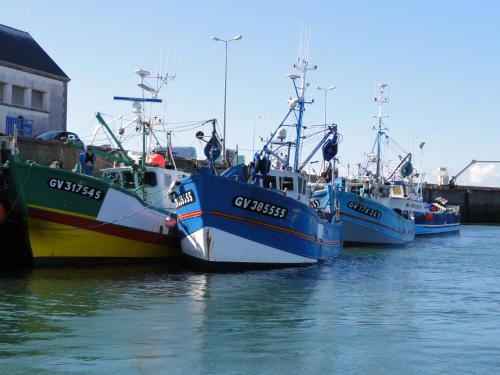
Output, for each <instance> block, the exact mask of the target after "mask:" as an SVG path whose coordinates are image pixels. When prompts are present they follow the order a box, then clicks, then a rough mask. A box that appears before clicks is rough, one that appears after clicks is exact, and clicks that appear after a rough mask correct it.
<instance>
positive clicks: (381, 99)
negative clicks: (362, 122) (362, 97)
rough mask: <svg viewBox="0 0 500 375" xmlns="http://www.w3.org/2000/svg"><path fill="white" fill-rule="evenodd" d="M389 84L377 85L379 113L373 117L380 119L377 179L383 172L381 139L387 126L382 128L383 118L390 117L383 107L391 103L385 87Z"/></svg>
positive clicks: (376, 100) (376, 99)
mask: <svg viewBox="0 0 500 375" xmlns="http://www.w3.org/2000/svg"><path fill="white" fill-rule="evenodd" d="M387 86H388V84H387V83H379V84H378V85H377V88H378V95H377V96H375V99H374V100H375V102H376V103H378V114H377V115H373V117H375V118H377V119H378V129H377V139H376V142H377V169H376V172H375V177H376V178H377V180H379V179H380V176H381V173H382V168H381V160H380V154H381V146H382V145H381V141H382V135H383V134H385V133H384V130H386V128H385V127H384V128H382V125H383V122H382V119H383V118H384V117H389V116H388V115H384V114H383V110H382V107H383V105H384V104H386V103H389V98H388V97H387V96H386V95H385V88H386V87H387Z"/></svg>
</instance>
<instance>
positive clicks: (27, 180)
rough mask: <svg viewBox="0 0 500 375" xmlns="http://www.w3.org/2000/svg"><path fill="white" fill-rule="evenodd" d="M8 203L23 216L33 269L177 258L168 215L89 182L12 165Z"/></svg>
mask: <svg viewBox="0 0 500 375" xmlns="http://www.w3.org/2000/svg"><path fill="white" fill-rule="evenodd" d="M7 173H8V175H9V180H10V184H11V185H12V186H15V189H12V194H11V197H10V199H11V201H12V202H13V203H14V202H15V203H16V204H18V205H19V206H20V207H21V210H22V212H23V221H24V223H23V224H24V226H25V228H26V230H25V232H26V236H27V241H28V243H29V247H30V251H31V256H32V259H33V261H34V262H35V263H50V262H52V261H53V262H61V261H63V262H64V261H71V260H95V261H98V260H104V259H114V260H127V259H130V260H135V259H158V258H169V257H173V256H180V255H181V252H180V243H179V240H178V238H177V236H176V235H175V233H172V232H169V229H168V228H167V227H166V226H165V218H166V217H167V216H168V212H166V211H163V210H159V209H155V208H152V207H149V206H148V205H147V204H146V203H145V202H144V201H142V200H141V199H139V198H138V197H137V195H135V194H133V193H130V192H127V191H126V190H125V189H122V188H119V187H115V186H113V185H111V184H110V183H107V182H105V181H102V180H100V179H98V178H94V177H91V176H86V175H80V174H77V173H73V172H70V171H66V170H63V169H57V168H48V167H45V166H40V165H36V164H27V163H23V162H21V161H15V160H12V161H11V163H10V164H9V169H8V171H7Z"/></svg>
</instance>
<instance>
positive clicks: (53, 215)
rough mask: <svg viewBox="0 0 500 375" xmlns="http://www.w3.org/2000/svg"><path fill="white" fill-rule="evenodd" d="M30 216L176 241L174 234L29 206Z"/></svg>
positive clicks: (155, 241)
mask: <svg viewBox="0 0 500 375" xmlns="http://www.w3.org/2000/svg"><path fill="white" fill-rule="evenodd" d="M28 213H29V216H31V217H33V218H37V219H42V220H47V221H51V222H54V223H59V224H64V225H68V226H71V227H75V228H82V229H85V230H91V231H94V232H99V233H104V234H109V235H112V236H117V237H123V238H127V239H130V240H135V241H140V242H146V243H152V244H158V245H162V244H164V245H168V244H174V243H176V241H175V239H174V238H172V236H165V235H164V234H160V233H153V232H148V231H146V230H142V229H135V228H130V227H126V226H122V225H116V224H111V223H105V222H102V221H98V220H91V219H86V218H82V217H77V216H72V215H66V214H61V213H58V212H53V211H46V210H41V209H38V208H34V207H29V212H28Z"/></svg>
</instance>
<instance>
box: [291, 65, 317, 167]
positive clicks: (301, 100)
mask: <svg viewBox="0 0 500 375" xmlns="http://www.w3.org/2000/svg"><path fill="white" fill-rule="evenodd" d="M293 67H294V68H295V69H297V70H298V71H299V73H300V74H299V75H294V74H289V75H288V77H289V78H290V79H291V80H293V84H294V86H295V92H296V94H297V98H295V99H294V100H291V101H290V108H292V109H294V108H295V107H296V106H297V105H298V106H299V108H298V111H299V114H298V118H297V138H296V140H295V159H294V162H293V170H294V171H296V172H298V171H299V159H300V147H301V144H300V140H301V137H302V121H303V119H304V109H305V108H304V105H305V104H306V103H307V104H310V103H313V101H311V102H306V101H305V92H306V88H307V87H308V84H307V83H306V73H307V71H308V70H315V69H317V68H318V66H317V65H313V66H311V67H309V62H308V61H307V60H306V58H300V57H299V58H298V59H297V63H296V64H293ZM299 78H300V86H299V87H297V83H296V80H297V79H299Z"/></svg>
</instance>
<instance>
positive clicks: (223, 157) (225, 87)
mask: <svg viewBox="0 0 500 375" xmlns="http://www.w3.org/2000/svg"><path fill="white" fill-rule="evenodd" d="M241 38H242V36H241V35H236V36H235V37H233V38H232V39H228V40H225V39H221V38H218V37H216V36H212V37H211V39H212V40H214V41H216V42H224V44H225V47H226V63H225V65H224V128H223V129H224V130H223V134H222V164H223V165H226V96H227V44H228V43H229V42H232V41H234V40H240V39H241Z"/></svg>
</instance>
